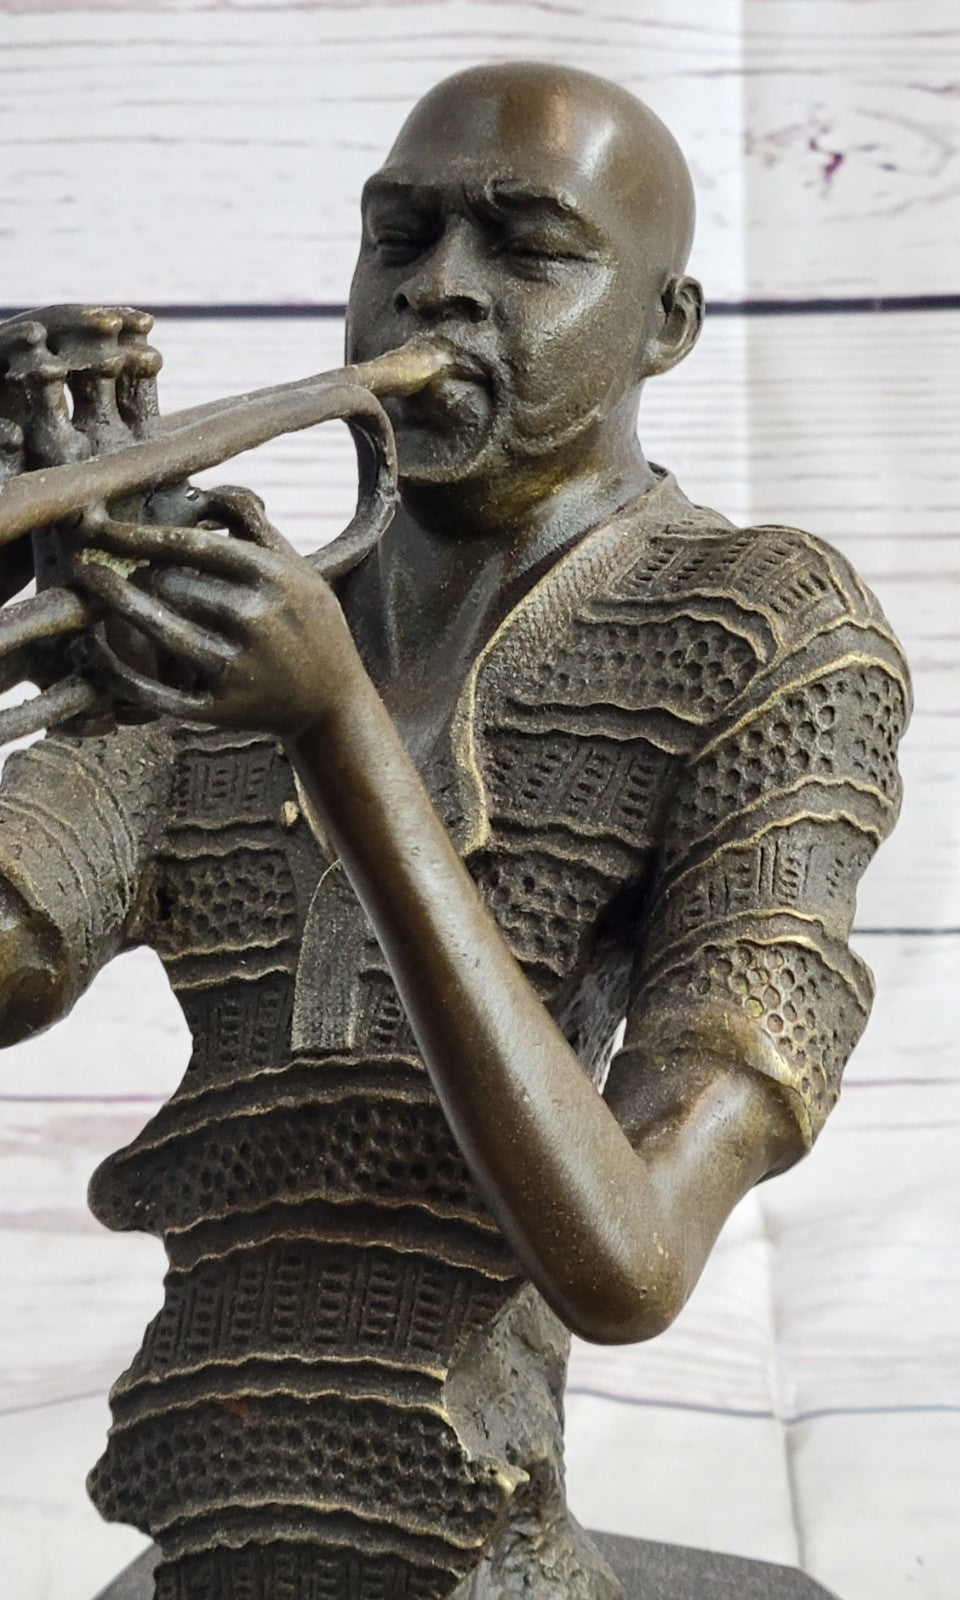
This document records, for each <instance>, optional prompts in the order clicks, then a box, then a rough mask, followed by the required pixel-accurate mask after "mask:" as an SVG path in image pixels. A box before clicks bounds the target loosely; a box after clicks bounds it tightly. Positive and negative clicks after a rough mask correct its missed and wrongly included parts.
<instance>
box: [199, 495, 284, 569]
mask: <svg viewBox="0 0 960 1600" xmlns="http://www.w3.org/2000/svg"><path fill="white" fill-rule="evenodd" d="M204 509H205V514H206V516H207V517H208V518H209V519H210V521H212V522H219V523H221V524H222V526H223V527H225V528H227V529H229V531H230V532H231V533H232V534H233V535H234V536H235V538H238V539H248V540H250V541H251V542H252V543H253V544H258V545H260V546H261V547H262V548H263V549H264V550H273V551H274V552H275V553H276V554H277V555H280V556H295V555H296V553H297V552H296V551H295V550H294V547H293V545H292V544H291V543H290V542H289V540H288V539H285V538H284V536H283V534H282V533H281V532H280V530H279V528H275V527H274V525H273V523H272V522H271V521H270V518H269V517H268V516H267V512H266V507H265V506H264V503H263V501H262V500H261V499H260V496H259V495H258V494H254V493H253V490H252V489H239V488H236V487H235V486H234V485H233V484H222V485H221V486H219V487H218V488H216V489H211V490H210V491H209V492H208V494H207V496H206V506H205V508H204Z"/></svg>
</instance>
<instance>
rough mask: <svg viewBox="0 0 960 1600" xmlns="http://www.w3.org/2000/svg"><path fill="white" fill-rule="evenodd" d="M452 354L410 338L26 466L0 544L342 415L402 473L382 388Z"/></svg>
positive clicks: (422, 378)
mask: <svg viewBox="0 0 960 1600" xmlns="http://www.w3.org/2000/svg"><path fill="white" fill-rule="evenodd" d="M453 359H454V358H453V357H452V356H451V355H450V354H449V353H448V352H447V351H445V350H443V349H442V348H440V347H438V346H436V345H432V344H428V343H426V342H420V341H415V342H411V343H410V344H407V345H402V346H401V347H400V348H399V349H398V350H391V351H388V352H387V353H386V354H385V355H382V356H377V357H376V358H375V359H374V360H372V361H365V362H360V363H358V364H356V365H354V366H347V367H341V368H337V369H335V370H333V371H331V372H322V373H318V374H316V375H315V376H314V377H310V378H302V379H299V380H297V381H296V382H293V383H283V384H277V385H274V386H272V387H270V388H266V389H255V390H251V391H250V392H249V393H247V394H241V395H235V396H232V397H230V398H227V399H224V400H216V401H213V402H211V403H209V404H206V405H201V406H196V407H193V408H191V409H190V410H188V411H180V412H174V413H173V414H171V415H170V416H169V417H166V418H163V419H161V420H160V422H159V423H158V425H157V428H156V431H155V432H153V433H151V434H150V435H149V436H148V437H146V438H143V439H138V440H136V441H135V442H133V443H131V444H129V445H126V446H124V447H123V448H122V449H120V450H117V451H114V452H113V453H112V454H107V455H101V456H91V457H90V458H88V459H87V460H85V461H75V462H69V463H68V464H66V465H64V466H56V467H41V468H38V469H37V470H35V471H33V472H25V473H23V474H21V476H20V477H17V478H13V479H11V480H10V481H9V482H7V483H6V484H4V485H3V487H0V544H7V543H9V542H10V541H11V540H12V539H17V538H19V537H20V536H21V535H22V534H24V533H29V532H33V531H35V530H37V529H39V528H44V527H47V526H48V525H49V524H50V523H52V522H59V521H62V520H63V519H65V518H67V517H71V516H74V515H75V514H77V513H78V512H80V511H82V510H83V509H84V508H85V507H86V506H91V505H96V504H100V503H109V502H110V501H111V500H114V499H118V498H120V497H121V496H123V495H127V494H136V493H139V492H141V491H143V490H149V489H151V488H156V487H158V486H159V485H160V484H163V483H173V482H176V481H178V480H179V479H181V478H185V477H187V476H188V475H189V474H190V473H193V472H201V471H203V470H204V469H205V468H207V467H215V466H219V465H220V463H221V462H223V461H229V460H230V458H231V457H232V456H236V455H240V454H241V453H242V452H243V451H244V450H252V449H253V448H254V447H255V446H256V445H260V444H265V443H266V442H267V441H268V440H270V439H275V438H277V437H278V436H279V435H280V434H283V433H296V432H298V431H300V430H301V429H303V428H312V427H315V426H316V425H317V424H318V423H321V422H328V421H332V420H334V419H336V418H340V419H343V420H345V421H348V422H350V423H351V424H352V425H353V426H354V428H355V429H357V430H358V431H359V432H360V433H362V434H364V435H365V436H366V437H367V438H368V439H370V440H371V441H372V442H373V444H374V448H375V450H377V452H378V453H379V455H380V456H381V465H384V466H386V467H387V468H388V470H389V475H390V477H391V478H395V456H394V450H393V435H392V430H391V428H390V424H389V422H388V420H387V417H386V414H385V412H384V410H383V408H382V406H381V405H380V398H383V399H386V398H388V397H390V396H395V395H405V394H413V393H415V392H416V390H418V389H422V388H423V387H425V385H426V384H428V383H429V382H430V381H431V379H433V378H435V377H437V376H438V375H439V374H440V373H441V372H443V371H445V370H447V369H448V368H450V367H451V365H452V364H453ZM394 487H395V484H394Z"/></svg>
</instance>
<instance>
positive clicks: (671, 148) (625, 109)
mask: <svg viewBox="0 0 960 1600" xmlns="http://www.w3.org/2000/svg"><path fill="white" fill-rule="evenodd" d="M693 209H694V208H693V190H692V186H691V183H690V175H689V173H688V171H687V167H686V163H685V162H684V159H683V156H682V155H681V154H680V151H679V149H678V147H677V145H676V143H675V142H674V140H673V138H672V137H671V135H670V134H669V133H668V132H667V130H666V128H665V127H664V126H663V124H662V122H660V120H659V119H658V118H657V117H655V116H654V115H653V113H652V112H651V111H649V110H648V109H647V108H646V106H643V105H641V104H640V102H639V101H638V100H635V99H634V98H633V96H632V95H630V94H628V93H627V92H626V91H625V90H624V89H620V88H618V87H617V86H616V85H615V84H612V83H606V82H605V81H604V80H603V79H602V78H595V77H593V76H592V75H591V74H589V73H586V72H576V71H574V70H572V69H571V68H568V67H554V66H546V65H538V64H532V63H517V64H509V65H498V66H486V67H475V68H472V69H471V70H470V71H469V72H461V73H458V74H457V75H456V76H455V77H453V78H448V79H447V80H446V81H445V82H444V83H441V84H438V85H437V87H436V88H435V89H431V90H430V92H429V94H426V95H425V96H424V97H423V99H422V100H421V101H419V103H418V104H417V105H416V106H415V107H414V109H413V111H412V112H411V113H410V116H409V117H408V118H407V120H406V122H405V123H404V125H403V127H402V129H401V131H400V134H399V137H398V138H397V140H396V143H395V144H394V146H393V149H392V150H391V151H390V154H389V155H388V156H387V159H386V161H385V162H384V164H383V166H382V167H381V169H380V171H379V172H376V173H374V174H373V176H372V177H371V178H370V179H369V180H368V182H367V184H366V186H365V188H364V195H363V238H362V242H361V247H360V254H359V257H358V261H357V267H356V271H355V273H354V277H353V283H352V285H351V290H350V300H349V306H348V317H347V349H348V354H349V359H351V360H364V359H367V358H368V357H370V356H372V355H376V354H379V353H380V352H381V351H383V350H387V349H390V348H391V347H393V346H396V345H399V344H402V343H403V342H405V341H406V340H408V339H410V338H411V337H412V336H415V335H422V334H424V333H426V334H428V335H432V336H433V337H435V338H441V339H444V340H446V342H447V343H448V344H449V345H452V346H453V347H454V348H455V351H456V352H457V353H459V354H461V355H463V356H464V357H466V358H467V366H468V372H467V375H466V376H463V375H461V377H460V379H459V380H458V381H450V382H448V383H446V384H442V385H439V386H437V387H436V388H435V389H433V390H430V391H429V392H425V393H424V394H422V395H421V396H420V397H419V398H418V397H416V396H415V397H413V398H412V399H411V400H409V401H407V402H406V403H405V404H404V405H402V406H400V405H398V406H397V407H395V413H396V415H395V417H394V423H395V432H396V434H397V441H398V451H399V457H400V462H401V469H402V474H403V476H404V481H405V482H407V483H408V484H409V483H411V482H413V481H414V479H416V481H418V482H420V483H421V484H422V483H425V482H427V481H428V479H429V481H430V482H431V483H439V482H441V481H442V482H446V483H451V482H460V483H462V482H464V481H465V479H466V477H467V476H468V475H470V474H473V476H474V478H475V479H476V481H477V482H480V481H481V480H482V481H483V482H485V483H488V484H489V483H493V482H494V481H495V480H496V479H497V475H498V474H500V475H503V481H507V479H508V478H509V480H510V482H511V483H513V482H519V481H520V479H521V478H522V477H523V473H521V472H520V471H519V467H518V463H526V464H527V466H528V467H529V471H528V472H527V477H528V478H529V485H528V487H529V488H530V492H531V493H534V492H536V493H543V492H546V490H547V489H550V487H551V486H552V487H553V488H556V486H557V485H559V484H561V483H563V482H564V480H565V479H568V478H571V477H573V476H576V474H577V473H584V474H587V467H586V466H585V465H584V463H585V462H586V460H587V458H588V456H589V457H590V459H591V461H592V462H593V463H594V464H596V462H597V461H600V460H602V461H603V462H604V463H605V465H604V467H603V471H608V472H609V475H610V476H611V478H612V479H613V478H616V477H617V474H620V473H626V474H627V476H629V472H630V471H632V470H633V467H632V466H631V465H630V463H631V462H632V460H633V455H634V447H635V445H636V413H637V407H638V405H639V400H640V392H641V389H642V386H643V384H644V382H645V381H646V379H647V378H649V377H652V376H653V375H654V374H656V373H660V372H665V371H667V370H668V368H670V367H672V366H675V365H676V363H677V362H678V361H680V360H682V359H683V357H684V356H685V355H686V353H687V351H688V350H690V349H691V348H692V346H693V344H694V342H695V340H696V337H697V333H698V331H699V327H700V318H701V313H702V305H703V302H702V295H701V291H700V286H699V284H697V283H695V282H694V280H693V279H692V278H687V277H685V276H684V275H683V269H684V265H685V263H686V258H687V252H688V250H689V248H690V242H691V238H692V234H693ZM624 463H626V464H627V465H626V466H625V465H624ZM524 470H526V468H525V469H524ZM590 470H591V471H592V470H593V469H592V468H591V469H590Z"/></svg>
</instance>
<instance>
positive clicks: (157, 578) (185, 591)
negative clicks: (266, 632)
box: [140, 567, 261, 638]
mask: <svg viewBox="0 0 960 1600" xmlns="http://www.w3.org/2000/svg"><path fill="white" fill-rule="evenodd" d="M140 577H141V579H142V582H143V585H144V587H145V588H146V589H147V590H148V591H149V592H150V593H151V594H155V595H156V596H157V598H158V599H160V600H165V601H166V602H167V604H168V605H171V606H175V607H176V609H177V611H180V612H183V613H184V614H185V615H187V616H189V617H191V618H192V619H194V620H196V621H198V622H209V623H212V624H213V625H214V626H215V627H218V628H226V629H228V630H229V631H230V632H231V633H233V634H234V635H235V636H237V637H239V638H243V637H244V636H245V635H246V634H247V632H248V630H249V626H250V624H251V623H252V622H253V621H254V620H255V618H256V616H257V615H258V614H259V613H260V611H261V606H260V605H259V604H258V602H257V600H256V599H255V597H254V596H253V594H252V593H251V591H250V590H249V589H248V588H247V587H246V586H245V585H240V584H236V583H230V582H229V581H228V580H227V579H226V578H214V577H212V576H211V575H210V574H209V573H202V574H201V573H194V572H185V571H183V569H182V568H180V567H170V568H167V569H165V570H163V571H159V572H157V571H146V572H141V574H140Z"/></svg>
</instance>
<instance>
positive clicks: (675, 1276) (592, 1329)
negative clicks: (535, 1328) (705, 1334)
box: [557, 1261, 690, 1344]
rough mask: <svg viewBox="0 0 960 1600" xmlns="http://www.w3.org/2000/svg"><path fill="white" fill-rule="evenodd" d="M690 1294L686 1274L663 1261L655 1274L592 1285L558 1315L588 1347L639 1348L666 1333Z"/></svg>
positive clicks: (650, 1272) (653, 1272) (644, 1274)
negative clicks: (639, 1345)
mask: <svg viewBox="0 0 960 1600" xmlns="http://www.w3.org/2000/svg"><path fill="white" fill-rule="evenodd" d="M689 1292H690V1286H689V1285H688V1284H687V1282H686V1276H685V1274H684V1273H683V1272H682V1271H680V1270H679V1269H678V1268H677V1267H676V1266H675V1264H673V1263H671V1262H669V1261H664V1262H660V1263H658V1265H657V1269H656V1270H655V1271H647V1272H644V1273H643V1274H642V1275H641V1274H637V1275H636V1276H633V1275H631V1276H630V1277H629V1278H628V1279H627V1280H626V1281H621V1282H620V1283H619V1284H617V1283H611V1282H609V1281H608V1282H605V1283H600V1284H597V1285H595V1286H594V1287H593V1289H592V1291H591V1292H589V1293H587V1294H584V1295H583V1296H579V1297H578V1303H577V1305H576V1306H566V1307H564V1308H563V1309H562V1310H560V1315H561V1316H562V1317H563V1320H564V1322H565V1323H566V1324H567V1327H568V1328H569V1329H570V1331H571V1333H575V1334H576V1335H577V1338H579V1339H585V1340H586V1341H587V1343H588V1344H641V1343H643V1342H644V1341H645V1340H647V1339H655V1338H656V1337H657V1335H658V1334H661V1333H665V1332H666V1330H667V1328H669V1327H670V1325H671V1324H672V1323H673V1322H674V1321H675V1320H676V1318H677V1317H678V1316H679V1314H680V1312H681V1311H682V1310H683V1307H684V1306H685V1304H686V1302H687V1298H688V1296H689ZM557 1309H558V1310H559V1309H560V1308H559V1307H558V1308H557Z"/></svg>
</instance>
